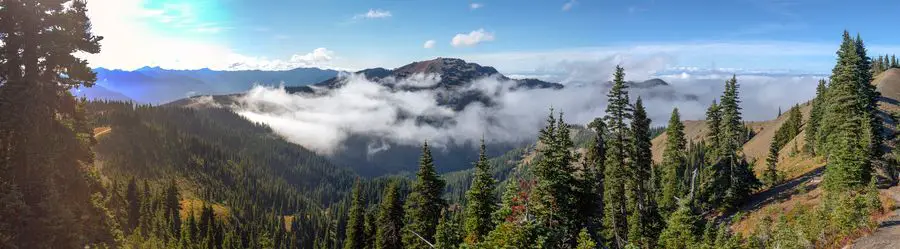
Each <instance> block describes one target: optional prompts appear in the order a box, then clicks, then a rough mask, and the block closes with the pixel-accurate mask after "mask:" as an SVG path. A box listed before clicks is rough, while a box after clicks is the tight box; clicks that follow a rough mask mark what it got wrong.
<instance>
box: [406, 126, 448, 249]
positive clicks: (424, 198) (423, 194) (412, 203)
mask: <svg viewBox="0 0 900 249" xmlns="http://www.w3.org/2000/svg"><path fill="white" fill-rule="evenodd" d="M443 192H444V181H443V180H441V178H440V176H439V175H438V174H437V171H436V170H435V168H434V161H433V160H432V157H431V149H429V148H428V143H425V144H423V145H422V158H421V159H419V172H417V173H416V182H415V183H414V184H413V186H412V192H411V193H410V194H409V197H407V199H406V206H405V207H404V210H406V219H405V220H406V223H405V224H406V227H405V230H404V231H403V233H402V236H403V245H404V246H405V248H422V249H427V248H430V246H429V245H428V243H434V233H435V231H436V230H437V223H438V219H440V216H441V210H442V209H444V207H445V206H446V205H447V204H446V203H445V201H444V199H442V198H441V195H442V194H443ZM417 234H418V235H417ZM419 236H421V238H420V237H419ZM423 238H424V239H425V240H427V241H428V243H426V242H425V241H422V239H423Z"/></svg>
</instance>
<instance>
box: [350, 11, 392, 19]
mask: <svg viewBox="0 0 900 249" xmlns="http://www.w3.org/2000/svg"><path fill="white" fill-rule="evenodd" d="M391 16H393V15H392V14H391V12H390V11H387V10H381V9H369V11H368V12H366V13H363V14H358V15H355V16H353V19H380V18H388V17H391Z"/></svg>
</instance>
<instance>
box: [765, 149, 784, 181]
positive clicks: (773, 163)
mask: <svg viewBox="0 0 900 249" xmlns="http://www.w3.org/2000/svg"><path fill="white" fill-rule="evenodd" d="M777 166H778V146H777V145H775V141H772V144H771V145H770V146H769V156H768V157H767V158H766V170H765V171H763V179H762V182H763V184H765V185H766V186H768V187H773V186H775V185H778V184H780V183H781V181H782V180H783V176H782V174H781V173H780V172H778V168H777Z"/></svg>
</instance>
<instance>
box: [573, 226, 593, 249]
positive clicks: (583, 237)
mask: <svg viewBox="0 0 900 249" xmlns="http://www.w3.org/2000/svg"><path fill="white" fill-rule="evenodd" d="M595 248H597V242H594V239H592V238H591V235H590V234H588V231H587V229H584V228H582V229H581V232H579V233H578V245H577V246H576V247H575V249H595Z"/></svg>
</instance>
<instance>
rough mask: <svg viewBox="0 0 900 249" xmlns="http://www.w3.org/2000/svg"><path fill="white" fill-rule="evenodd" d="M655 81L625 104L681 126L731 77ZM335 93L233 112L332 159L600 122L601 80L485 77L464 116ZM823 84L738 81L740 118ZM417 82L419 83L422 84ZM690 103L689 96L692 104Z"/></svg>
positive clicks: (260, 100)
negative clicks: (639, 105)
mask: <svg viewBox="0 0 900 249" xmlns="http://www.w3.org/2000/svg"><path fill="white" fill-rule="evenodd" d="M668 73H670V74H665V75H656V76H657V77H659V78H661V79H664V80H665V81H667V82H669V84H670V86H667V87H666V86H664V87H655V88H650V89H637V88H632V89H630V91H631V95H632V101H634V100H635V99H636V98H637V96H641V97H642V98H643V101H644V104H645V106H647V109H648V113H649V114H650V117H651V118H652V119H653V122H654V125H664V124H665V122H666V121H667V120H668V116H669V114H670V112H671V111H672V108H673V107H678V108H679V109H680V111H681V113H682V117H683V118H685V119H702V118H703V116H704V113H705V110H706V107H707V106H708V105H709V104H710V103H711V102H712V101H713V99H715V98H717V97H718V96H719V95H721V92H722V90H723V85H724V81H725V80H726V79H727V78H730V77H731V74H730V73H723V72H704V73H701V74H698V72H687V71H682V72H680V73H677V72H668ZM346 77H347V79H348V80H347V84H346V85H344V86H343V87H341V88H338V89H334V90H330V91H321V92H320V94H290V93H288V92H286V91H285V89H284V88H281V87H268V86H256V87H254V88H253V89H251V90H250V91H249V92H247V93H246V94H245V95H242V96H240V97H237V98H236V100H237V101H236V104H235V105H233V106H232V108H233V109H234V110H235V111H236V112H237V113H239V114H240V115H243V116H244V117H246V118H248V119H250V120H252V121H255V122H262V123H265V124H268V125H269V126H271V127H272V128H273V129H274V130H275V131H276V132H277V133H278V134H280V135H282V136H284V137H285V138H286V139H288V140H289V141H291V142H294V143H297V144H300V145H303V146H305V147H307V148H310V149H313V150H315V151H317V152H319V153H324V154H333V153H335V152H337V151H339V150H341V149H342V143H343V142H345V141H346V140H347V139H348V138H350V137H351V136H354V135H365V136H370V137H377V138H379V139H377V141H373V142H372V143H370V145H369V148H370V150H369V152H370V153H376V152H378V151H382V150H385V149H387V148H389V146H390V145H389V143H390V144H403V145H417V144H420V143H421V142H422V141H425V140H427V141H428V142H429V144H432V145H434V146H436V147H438V148H441V147H446V146H451V145H462V144H466V143H469V144H475V143H478V141H479V140H480V139H482V137H483V138H484V139H485V140H487V141H488V142H489V143H514V142H522V141H528V140H531V139H534V137H536V134H537V131H538V129H539V128H540V127H541V126H542V125H543V122H544V120H545V119H546V118H547V114H548V109H549V108H551V107H552V108H554V109H556V110H557V111H562V112H564V113H565V119H566V121H567V122H569V123H574V124H585V123H587V122H590V121H591V120H593V119H594V118H596V117H600V116H603V115H604V111H605V108H606V98H607V97H606V94H607V92H608V85H607V84H605V81H594V82H590V83H581V84H569V85H567V86H566V88H564V89H561V90H550V89H532V90H525V89H523V90H510V89H511V87H512V86H513V85H514V84H515V83H514V82H512V81H504V80H500V79H498V78H497V77H488V78H482V79H479V80H476V81H474V82H471V83H470V84H468V85H466V86H464V87H463V88H464V90H478V91H481V92H482V93H484V94H485V95H486V96H490V98H491V100H492V102H493V103H494V104H493V105H490V106H485V105H483V104H481V103H480V102H477V101H476V102H473V103H472V104H470V105H468V106H466V108H465V109H463V110H461V111H453V110H452V109H451V108H449V107H446V106H442V105H439V104H438V101H437V98H438V96H446V95H447V94H449V92H447V90H444V89H437V90H418V91H403V90H394V88H390V87H388V86H385V85H382V84H379V83H377V82H372V81H369V80H367V79H366V78H365V77H363V76H361V75H348V76H346ZM435 77H436V76H433V75H432V76H428V75H426V76H419V77H410V78H409V79H406V80H404V81H403V82H402V84H404V85H407V84H408V85H416V86H429V85H433V84H432V83H433V82H435ZM820 78H821V76H766V75H748V76H740V75H739V76H738V82H739V84H740V95H741V98H742V100H743V102H742V107H743V112H744V118H745V119H746V120H766V119H771V118H773V117H774V116H775V115H776V112H777V109H778V108H779V107H781V108H782V109H784V110H787V109H788V108H789V106H792V105H793V104H795V103H802V102H805V101H807V100H809V99H811V98H812V97H813V96H814V95H815V84H816V81H817V80H818V79H820ZM419 81H421V82H419ZM689 95H693V96H690V97H689Z"/></svg>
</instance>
